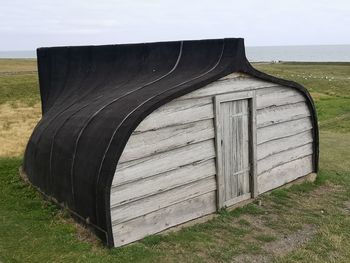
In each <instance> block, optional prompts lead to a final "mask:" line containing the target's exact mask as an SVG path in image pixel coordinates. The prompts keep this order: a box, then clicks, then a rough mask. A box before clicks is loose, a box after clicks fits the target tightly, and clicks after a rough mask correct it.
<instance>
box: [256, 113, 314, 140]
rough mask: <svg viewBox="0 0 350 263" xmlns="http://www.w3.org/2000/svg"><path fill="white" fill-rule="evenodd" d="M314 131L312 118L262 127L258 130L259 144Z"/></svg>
mask: <svg viewBox="0 0 350 263" xmlns="http://www.w3.org/2000/svg"><path fill="white" fill-rule="evenodd" d="M311 129H312V122H311V118H310V117H306V118H302V119H298V120H292V121H286V122H282V123H278V124H275V125H271V126H267V127H260V128H259V129H258V130H257V143H258V144H261V143H264V142H268V141H271V140H275V139H279V138H283V137H288V136H292V135H295V134H298V133H302V132H305V131H308V130H311Z"/></svg>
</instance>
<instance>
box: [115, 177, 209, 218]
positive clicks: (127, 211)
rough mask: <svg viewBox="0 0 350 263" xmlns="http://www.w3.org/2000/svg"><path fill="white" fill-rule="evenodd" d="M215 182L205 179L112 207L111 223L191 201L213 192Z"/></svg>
mask: <svg viewBox="0 0 350 263" xmlns="http://www.w3.org/2000/svg"><path fill="white" fill-rule="evenodd" d="M215 189H216V180H215V177H214V176H210V177H207V178H205V179H202V180H197V181H195V182H192V183H189V184H185V185H182V186H179V187H176V188H174V189H171V190H168V191H165V192H161V193H159V194H157V195H151V196H148V197H146V198H143V199H139V200H137V201H135V202H132V203H127V204H125V205H120V206H117V207H112V209H111V215H112V219H113V221H112V223H113V224H118V223H121V222H125V221H129V220H131V219H133V218H136V217H139V216H142V215H145V214H149V213H151V212H154V211H157V210H159V209H162V208H165V207H168V206H170V205H173V204H176V203H179V202H182V201H185V200H188V199H193V198H195V197H196V196H199V195H202V194H205V193H208V192H212V191H215Z"/></svg>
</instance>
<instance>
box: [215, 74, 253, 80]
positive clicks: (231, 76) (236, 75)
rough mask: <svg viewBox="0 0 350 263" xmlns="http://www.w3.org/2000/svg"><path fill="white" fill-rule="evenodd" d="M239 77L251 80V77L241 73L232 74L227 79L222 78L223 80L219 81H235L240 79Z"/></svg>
mask: <svg viewBox="0 0 350 263" xmlns="http://www.w3.org/2000/svg"><path fill="white" fill-rule="evenodd" d="M238 77H241V78H251V77H250V76H249V75H247V74H244V73H240V72H234V73H231V74H229V75H227V76H225V77H222V78H221V79H219V80H218V81H222V80H227V79H235V78H238Z"/></svg>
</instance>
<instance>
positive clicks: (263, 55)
mask: <svg viewBox="0 0 350 263" xmlns="http://www.w3.org/2000/svg"><path fill="white" fill-rule="evenodd" d="M246 55H247V58H248V60H249V61H250V62H278V61H281V62H282V61H283V62H288V61H291V62H350V44H337V45H274V46H246ZM0 58H1V59H35V58H36V51H35V50H6V51H5V50H4V51H0Z"/></svg>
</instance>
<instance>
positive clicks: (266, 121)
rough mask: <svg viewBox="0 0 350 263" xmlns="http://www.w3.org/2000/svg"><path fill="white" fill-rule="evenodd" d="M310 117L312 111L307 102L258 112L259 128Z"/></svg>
mask: <svg viewBox="0 0 350 263" xmlns="http://www.w3.org/2000/svg"><path fill="white" fill-rule="evenodd" d="M308 116H310V111H309V109H308V107H307V105H306V103H305V102H300V103H295V104H289V105H285V106H278V107H269V108H264V109H262V110H258V112H257V125H258V128H260V127H265V126H269V125H273V124H276V123H281V122H285V121H291V120H296V119H301V118H305V117H308Z"/></svg>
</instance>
